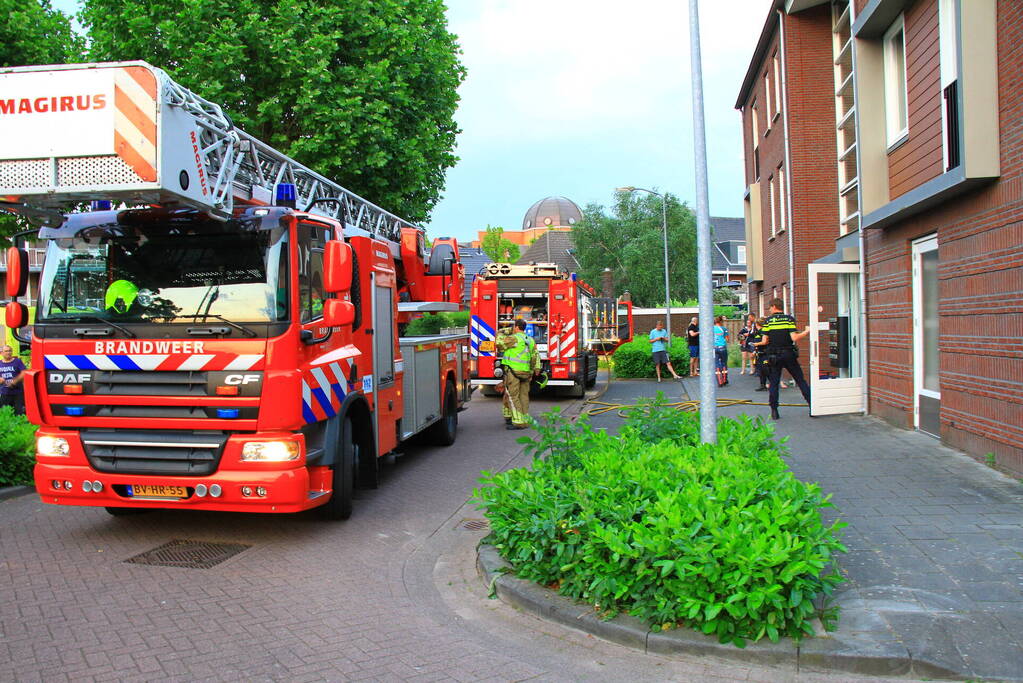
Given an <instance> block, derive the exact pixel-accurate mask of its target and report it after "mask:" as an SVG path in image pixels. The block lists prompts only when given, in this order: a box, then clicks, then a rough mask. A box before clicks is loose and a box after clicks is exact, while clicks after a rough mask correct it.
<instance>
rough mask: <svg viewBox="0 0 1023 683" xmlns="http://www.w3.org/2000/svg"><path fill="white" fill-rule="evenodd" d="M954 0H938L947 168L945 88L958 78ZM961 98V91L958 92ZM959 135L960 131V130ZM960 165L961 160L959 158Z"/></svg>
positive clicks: (943, 142) (945, 143) (945, 145)
mask: <svg viewBox="0 0 1023 683" xmlns="http://www.w3.org/2000/svg"><path fill="white" fill-rule="evenodd" d="M956 6H957V2H956V0H938V55H939V57H938V61H939V63H940V68H941V93H940V97H941V151H942V163H943V167H944V168H946V169H947V168H948V162H949V156H950V154H949V151H950V150H949V148H948V142H949V140H948V126H949V122H948V110H947V109H946V105H945V88H947V87H948V86H949V85H951V84H952V83H953V82H955V81H956V80H958V78H959V35H958V33H959V28H958V24H959V18H958V17H957V16H956ZM959 97H960V98H962V93H960V94H959ZM959 134H960V136H961V135H962V131H960V133H959ZM960 165H962V160H960Z"/></svg>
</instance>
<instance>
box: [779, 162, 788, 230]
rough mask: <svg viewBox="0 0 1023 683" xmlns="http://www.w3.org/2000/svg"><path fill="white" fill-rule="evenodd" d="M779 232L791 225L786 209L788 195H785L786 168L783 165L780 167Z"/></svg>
mask: <svg viewBox="0 0 1023 683" xmlns="http://www.w3.org/2000/svg"><path fill="white" fill-rule="evenodd" d="M777 175H778V206H779V212H778V232H781V231H782V230H784V229H785V228H787V227H789V215H788V212H787V211H786V210H785V207H786V202H787V197H786V195H785V169H784V168H782V167H781V166H779V167H778V171H777Z"/></svg>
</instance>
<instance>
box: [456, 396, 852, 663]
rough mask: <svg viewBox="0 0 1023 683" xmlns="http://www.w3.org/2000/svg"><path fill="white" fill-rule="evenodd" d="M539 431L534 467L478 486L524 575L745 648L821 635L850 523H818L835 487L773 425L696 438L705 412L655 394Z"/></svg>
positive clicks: (502, 548)
mask: <svg viewBox="0 0 1023 683" xmlns="http://www.w3.org/2000/svg"><path fill="white" fill-rule="evenodd" d="M539 433H540V434H539V437H538V438H537V439H529V438H524V439H520V440H521V441H523V442H524V443H526V444H527V451H528V452H530V453H531V454H532V455H533V456H534V460H533V467H532V469H531V470H527V469H514V470H509V471H507V472H503V473H500V474H491V473H488V472H484V473H483V476H482V478H481V482H482V484H483V486H482V487H480V488H478V489H477V490H476V492H475V496H476V501H477V503H478V504H479V506H480V507H481V508H485V510H486V512H485V514H486V516H487V518H488V519H489V520H490V526H491V528H492V533H491V535H490V537H489V542H491V543H493V545H494V546H495V547H496V548H497V549H498V551H499V552H500V554H501V555H502V556H503V557H504V558H505V559H506V560H508V562H510V563H511V564H512V566H513V567H514V569H515V572H516V574H517V575H518V576H520V577H522V578H524V579H528V580H532V581H535V582H538V583H540V584H543V585H547V586H551V587H553V588H557V590H558V591H559V592H560V593H562V594H563V595H567V596H570V597H572V598H575V599H578V600H582V601H585V602H588V603H590V604H592V605H594V606H595V608H596V609H597V610H598V611H599V612H601V613H602V614H604V615H606V616H609V617H610V616H612V615H614V614H615V613H617V612H620V611H625V612H628V613H629V614H632V615H633V616H636V617H638V618H640V619H643V620H645V621H646V622H647V623H649V624H651V625H652V627H653V628H654V629H657V630H659V629H662V628H673V627H675V626H676V625H686V626H690V627H693V628H696V629H699V630H701V631H703V632H704V633H707V634H715V635H717V637H718V638H719V639H720V641H721V642H732V643H734V644H736V645H738V646H739V647H742V646H744V645H745V642H746V640H748V639H752V640H759V639H760V638H762V637H764V636H767V637H768V638H769V639H770V640H772V641H777V640H778V639H779V638H780V637H781V636H786V635H787V636H792V637H794V638H797V639H798V638H800V637H802V636H803V635H804V634H811V635H812V634H813V629H812V627H811V626H810V623H809V621H810V619H812V617H813V616H814V615H815V613H816V611H817V610H816V608H815V606H814V599H815V597H816V596H817V595H818V594H820V593H824V594H830V593H831V592H832V591H833V589H834V587H835V586H836V585H838V584H839V583H840V582H841V581H842V579H841V577H840V576H839V575H837V574H836V573H834V572H833V571H830V570H829V569H828V567H829V564H830V562H831V560H832V558H833V556H834V555H835V553H838V552H844V551H845V548H844V547H843V546H842V544H841V543H840V542H839V540H838V531H839V530H840V529H841V528H842V527H843V526H845V525H844V524H843V523H841V522H836V523H834V524H832V525H830V526H825V525H824V524H823V523H822V521H821V516H820V510H821V508H823V507H830V505H831V504H830V502H829V499H830V496H824V495H823V494H822V493H821V490H820V488H819V486H818V485H817V484H806V483H803V482H801V481H799V480H798V479H796V478H795V477H794V476H793V475H792V473H791V472H789V471H788V469H787V468H786V465H785V463H784V461H783V460H782V456H783V455H785V453H786V450H785V447H784V445H783V443H782V442H778V441H775V440H774V439H773V438H772V437H773V432H772V428H771V427H770V426H768V425H766V424H764V423H763V422H762V421H761V420H759V419H757V420H751V419H750V418H748V417H741V418H739V419H723V420H721V421H720V422H719V426H718V443H717V444H700V443H699V433H700V428H699V417H698V416H697V415H696V414H694V413H683V412H680V411H674V410H667V409H665V408H664V407H663V398H660V397H659V398H658V400H657V401H656V402H653V403H650V404H648V405H644V406H641V407H639V408H636V409H634V410H632V411H631V413H630V414H629V416H628V418H627V419H626V422H625V425H624V426H623V428H622V429H621V431H620V433H619V435H618V436H611V435H608V434H607V433H606V432H605V431H603V430H593V429H592V428H591V427H590V425H589V423H588V422H587V420H586V419H585V417H584V418H582V419H581V420H580V421H579V422H578V423H576V424H575V425H572V424H570V423H568V422H567V421H566V420H565V419H564V418H563V417H562V416H561V415H560V414H557V413H554V414H547V415H545V416H544V418H543V420H542V422H541V425H540V426H539Z"/></svg>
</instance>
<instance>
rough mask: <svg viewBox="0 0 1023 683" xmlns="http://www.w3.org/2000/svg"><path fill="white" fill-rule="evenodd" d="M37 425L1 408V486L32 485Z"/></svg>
mask: <svg viewBox="0 0 1023 683" xmlns="http://www.w3.org/2000/svg"><path fill="white" fill-rule="evenodd" d="M35 433H36V427H35V425H32V424H29V423H28V420H26V419H25V418H24V417H23V416H21V415H15V414H14V410H13V409H11V408H10V407H8V406H4V407H2V408H0V486H20V485H23V484H31V483H32V466H33V465H34V464H35V444H36V440H35Z"/></svg>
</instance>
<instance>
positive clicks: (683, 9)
mask: <svg viewBox="0 0 1023 683" xmlns="http://www.w3.org/2000/svg"><path fill="white" fill-rule="evenodd" d="M688 6H689V3H688V2H687V1H686V0H631V2H620V1H615V2H612V1H610V0H448V17H449V22H450V26H449V28H450V30H451V31H452V33H454V34H456V35H457V36H458V37H459V42H460V44H461V46H462V50H463V51H464V54H463V55H462V61H463V63H464V64H465V66H466V69H467V70H468V77H467V78H466V80H465V83H464V84H463V85H462V88H461V91H460V94H461V97H462V101H461V105H460V107H459V111H458V114H457V119H458V123H459V125H460V126H461V128H462V134H461V135H460V136H459V139H458V149H457V150H456V154H458V156H459V157H460V158H461V161H460V162H459V164H458V165H457V166H456V167H455V168H453V169H451V170H450V171H448V176H447V178H448V180H447V189H446V190H445V193H444V198H443V199H442V201H441V202H440V204H438V205H437V207H436V208H435V209H434V212H433V220H432V221H431V223H430V225H429V228H430V233H431V234H432V235H434V236H437V235H443V234H451V235H455V236H457V237H459V238H466V239H468V238H471V237H473V236H475V232H476V230H479V229H482V228H483V227H485V226H486V225H487V224H490V225H500V226H503V227H504V228H506V229H508V230H519V229H521V223H522V218H523V215H524V214H525V212H526V210H527V209H528V208H529V207H530V205H532V204H533V202H535V201H537V200H538V199H542V198H544V197H547V196H551V195H562V196H565V197H568V198H569V199H571V200H573V201H575V202H576V203H577V204H579V205H580V206H585V205H586V204H587V203H589V202H598V203H601V204H604V205H607V204H610V202H611V200H612V197H613V192H614V188H615V187H620V186H623V185H635V186H638V187H647V188H651V189H663V190H667V191H669V192H672V193H675V194H677V195H678V196H680V197H681V198H682V199H683V200H685V201H687V202H689V204H690V205H691V206H694V207H695V196H696V195H695V181H694V177H695V173H694V163H693V133H692V103H691V99H690V93H691V89H690V69H689V23H688V22H689V13H688ZM769 6H770V0H735V1H733V2H720V1H718V0H709V1H708V0H701V2H700V13H701V15H700V19H701V32H702V41H701V43H702V46H703V78H704V96H705V105H704V106H705V109H706V124H707V155H708V166H709V182H710V211H711V214H712V215H717V216H736V217H739V216H742V194H743V176H742V136H741V130H740V125H739V114H738V112H736V111H735V110H734V108H733V106H734V104H735V100H736V96H737V95H738V91H739V87H740V85H741V84H742V79H743V76H744V75H745V73H746V68H747V66H748V64H749V60H750V56H751V55H752V52H753V48H754V46H755V44H756V41H757V38H758V37H759V34H760V29H761V27H762V26H763V22H764V19H765V18H766V13H767V11H768V8H769Z"/></svg>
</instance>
